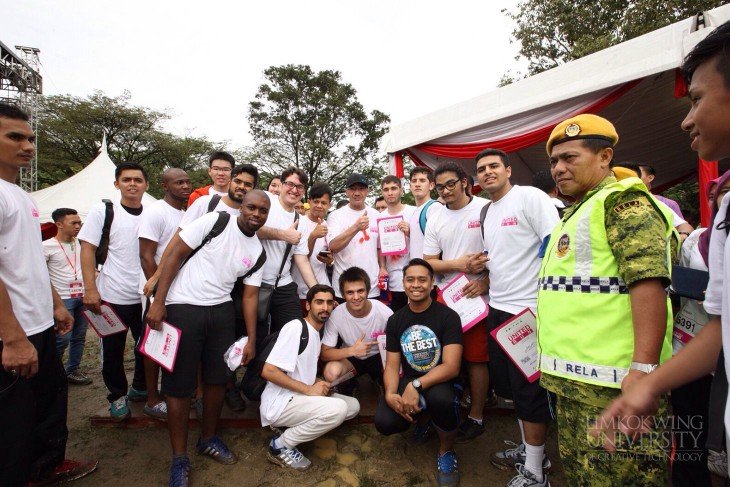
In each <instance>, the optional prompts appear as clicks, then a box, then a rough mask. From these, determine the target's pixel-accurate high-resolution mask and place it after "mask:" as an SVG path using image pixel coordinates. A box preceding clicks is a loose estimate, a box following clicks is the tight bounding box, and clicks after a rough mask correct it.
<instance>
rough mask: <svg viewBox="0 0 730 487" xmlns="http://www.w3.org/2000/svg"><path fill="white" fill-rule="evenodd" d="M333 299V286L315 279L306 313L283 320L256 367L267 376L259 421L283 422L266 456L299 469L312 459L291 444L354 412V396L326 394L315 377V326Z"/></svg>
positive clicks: (311, 437)
mask: <svg viewBox="0 0 730 487" xmlns="http://www.w3.org/2000/svg"><path fill="white" fill-rule="evenodd" d="M334 305H335V291H334V290H333V289H332V288H331V287H330V286H327V285H324V284H316V285H314V286H312V287H311V288H310V289H309V292H307V316H306V317H305V318H304V320H301V319H296V320H292V321H290V322H288V323H287V324H285V325H284V326H283V327H282V329H281V331H280V332H279V336H278V337H277V339H276V343H275V344H274V347H273V348H272V349H271V353H270V354H269V356H268V357H267V358H266V363H265V364H264V368H263V370H262V371H261V377H263V378H264V379H266V380H267V381H268V384H266V388H265V389H264V392H263V394H262V395H261V409H260V412H261V426H269V425H271V426H275V427H287V430H286V431H284V433H282V434H281V435H274V437H273V438H272V439H271V442H269V451H268V455H267V457H268V459H269V461H271V462H272V463H275V464H277V465H280V466H282V467H288V468H292V469H294V470H305V469H307V468H309V466H310V465H311V464H312V462H310V461H309V459H307V457H305V456H304V455H302V453H301V452H300V451H299V450H298V449H297V445H299V444H300V443H304V442H307V441H312V440H314V439H316V438H319V437H320V436H322V435H324V434H325V433H327V432H328V431H331V430H333V429H335V428H336V427H338V426H339V425H341V424H342V423H343V422H344V421H345V420H346V419H351V418H354V417H355V416H357V414H358V413H359V412H360V403H359V402H357V399H355V398H352V397H348V396H342V395H339V394H332V396H330V397H328V395H329V392H330V385H329V382H325V381H323V380H317V361H318V360H319V352H320V348H321V344H320V332H321V330H322V328H323V327H324V323H325V322H326V321H327V319H328V318H329V317H330V313H332V308H334ZM303 326H306V327H307V331H308V333H309V336H308V342H307V346H306V348H305V349H304V350H303V351H302V353H300V354H298V352H299V344H300V342H301V341H302V335H303V332H302V327H303Z"/></svg>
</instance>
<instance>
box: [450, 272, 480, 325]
mask: <svg viewBox="0 0 730 487" xmlns="http://www.w3.org/2000/svg"><path fill="white" fill-rule="evenodd" d="M467 284H469V278H468V277H466V275H465V274H464V273H461V274H459V275H457V276H456V277H454V278H453V279H452V280H451V282H449V283H448V284H446V285H445V286H444V287H443V289H442V290H441V297H442V298H443V300H444V303H446V306H448V307H449V308H451V309H453V310H454V311H456V312H457V313H458V314H459V318H461V329H462V331H467V330H469V329H470V328H471V327H473V326H474V325H476V324H477V323H479V322H480V321H482V320H483V319H484V318H486V317H487V315H488V314H489V306H488V305H487V302H486V301H485V300H484V297H482V296H477V297H476V298H467V297H466V296H464V291H463V289H464V286H466V285H467Z"/></svg>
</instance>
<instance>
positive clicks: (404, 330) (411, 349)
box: [375, 259, 462, 486]
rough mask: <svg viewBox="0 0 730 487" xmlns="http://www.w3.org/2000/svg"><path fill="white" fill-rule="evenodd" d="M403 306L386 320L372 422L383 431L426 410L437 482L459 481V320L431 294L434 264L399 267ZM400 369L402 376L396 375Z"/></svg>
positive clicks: (399, 428) (402, 426)
mask: <svg viewBox="0 0 730 487" xmlns="http://www.w3.org/2000/svg"><path fill="white" fill-rule="evenodd" d="M403 287H404V289H405V293H406V296H407V297H408V300H409V302H408V306H405V307H403V308H401V309H399V310H398V311H396V312H395V314H393V316H391V317H390V319H388V324H387V325H386V331H385V334H386V345H385V347H386V350H387V358H386V363H385V374H384V375H383V380H384V382H385V397H384V398H381V399H380V403H379V404H378V408H377V410H376V412H375V427H376V428H377V430H378V431H379V432H380V433H382V434H384V435H392V434H393V433H399V432H402V431H405V430H406V429H408V427H409V425H410V424H411V423H414V422H415V421H416V419H418V422H419V424H420V425H425V424H427V423H426V422H425V421H421V420H422V419H424V418H421V417H419V416H420V413H422V412H424V411H427V412H428V413H430V414H431V422H432V423H433V425H434V426H435V428H436V431H437V432H438V436H439V440H440V446H439V453H438V462H437V464H438V482H439V485H440V486H453V485H457V484H458V483H459V471H458V468H457V464H456V453H455V452H454V440H455V438H456V432H457V427H458V426H459V414H458V400H457V398H456V394H455V390H454V386H455V381H456V378H457V376H458V375H459V367H460V365H461V353H462V344H461V341H462V335H461V320H460V318H459V315H458V314H456V312H455V311H453V310H451V309H449V308H447V307H446V306H444V305H442V304H440V303H437V302H435V301H433V300H432V299H431V295H430V293H431V289H432V288H433V268H432V267H431V264H429V263H428V262H426V261H425V260H423V259H412V260H411V261H410V262H409V263H408V265H407V266H405V267H404V268H403ZM401 367H402V369H403V377H402V378H400V379H399V378H398V375H399V370H400V369H401Z"/></svg>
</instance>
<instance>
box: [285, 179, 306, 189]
mask: <svg viewBox="0 0 730 487" xmlns="http://www.w3.org/2000/svg"><path fill="white" fill-rule="evenodd" d="M284 186H286V187H287V188H289V189H296V190H297V191H304V185H303V184H294V183H292V182H291V181H284Z"/></svg>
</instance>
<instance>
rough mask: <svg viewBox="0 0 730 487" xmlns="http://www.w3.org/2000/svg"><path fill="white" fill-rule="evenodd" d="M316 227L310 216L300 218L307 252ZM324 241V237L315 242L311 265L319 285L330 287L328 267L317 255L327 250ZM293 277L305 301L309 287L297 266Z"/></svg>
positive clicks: (292, 270)
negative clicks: (310, 237) (310, 236)
mask: <svg viewBox="0 0 730 487" xmlns="http://www.w3.org/2000/svg"><path fill="white" fill-rule="evenodd" d="M316 227H317V223H315V222H313V221H312V220H310V219H309V217H308V216H306V215H305V216H302V217H300V218H299V226H298V227H297V230H299V231H300V232H302V242H304V243H305V244H306V245H307V251H309V243H308V241H309V234H310V233H312V230H314V229H315V228H316ZM324 240H325V239H324V237H320V238H318V239H317V240H315V241H314V246H313V247H312V255H310V256H309V264H310V265H311V266H312V272H314V278H315V279H316V280H317V283H318V284H327V285H328V286H329V285H330V279H329V276H327V266H326V265H324V264H323V263H322V262H320V261H319V260H317V254H319V253H320V252H321V251H322V250H324V248H325V243H324ZM291 276H292V279H294V282H296V283H297V291H298V293H299V299H305V298H306V297H307V291H309V286H307V283H306V282H304V278H303V277H302V273H301V272H299V268H298V267H297V266H292V269H291Z"/></svg>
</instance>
